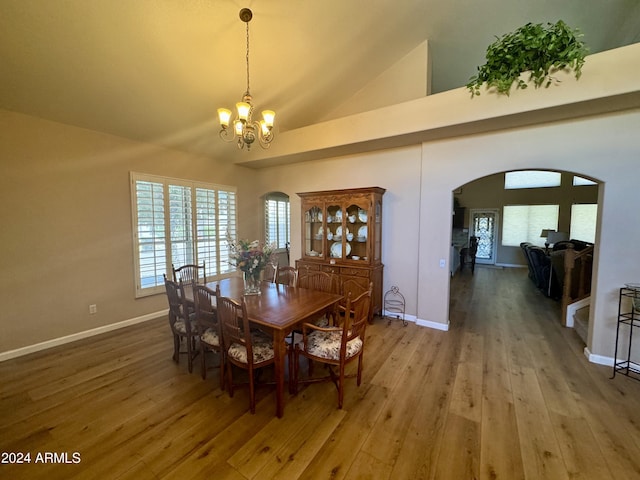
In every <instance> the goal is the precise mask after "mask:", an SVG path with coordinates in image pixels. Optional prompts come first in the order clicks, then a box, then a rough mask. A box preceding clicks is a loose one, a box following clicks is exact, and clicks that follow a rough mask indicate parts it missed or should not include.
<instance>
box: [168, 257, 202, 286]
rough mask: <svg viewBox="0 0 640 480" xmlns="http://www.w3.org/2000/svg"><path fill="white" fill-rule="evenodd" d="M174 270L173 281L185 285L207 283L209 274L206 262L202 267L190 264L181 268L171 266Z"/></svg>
mask: <svg viewBox="0 0 640 480" xmlns="http://www.w3.org/2000/svg"><path fill="white" fill-rule="evenodd" d="M171 268H172V270H173V281H174V282H177V281H182V283H183V284H185V285H191V284H195V283H202V284H205V283H207V272H206V268H205V262H202V265H195V264H188V265H182V266H181V267H179V268H176V267H175V266H173V265H171Z"/></svg>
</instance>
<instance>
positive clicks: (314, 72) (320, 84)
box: [0, 0, 640, 156]
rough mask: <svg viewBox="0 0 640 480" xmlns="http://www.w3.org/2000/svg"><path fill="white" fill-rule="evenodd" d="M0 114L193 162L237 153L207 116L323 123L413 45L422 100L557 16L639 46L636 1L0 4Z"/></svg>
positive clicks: (52, 0) (606, 45)
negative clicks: (427, 70)
mask: <svg viewBox="0 0 640 480" xmlns="http://www.w3.org/2000/svg"><path fill="white" fill-rule="evenodd" d="M0 7H1V11H2V15H0V55H1V59H2V67H1V68H2V74H1V75H0V108H5V109H7V110H12V111H16V112H22V113H26V114H29V115H34V116H37V117H42V118H45V119H50V120H54V121H58V122H62V123H66V124H71V125H75V126H79V127H83V128H87V129H91V130H97V131H101V132H106V133H110V134H113V135H118V136H121V137H125V138H131V139H134V140H140V141H144V142H152V143H159V144H162V145H167V146H170V147H173V148H179V149H183V150H186V151H190V152H193V153H197V154H202V155H209V156H220V155H238V153H235V152H236V149H235V148H234V147H233V146H231V145H227V144H224V143H223V142H222V141H221V140H219V138H218V133H217V132H218V125H217V120H216V109H217V108H218V107H220V106H227V107H232V106H233V104H234V103H235V102H236V101H238V100H239V99H240V97H241V96H242V94H243V93H244V90H245V86H246V77H245V75H246V70H245V24H244V23H242V22H241V21H240V19H239V18H238V12H239V11H240V9H241V8H242V7H249V8H251V9H252V10H253V14H254V15H253V20H252V21H251V23H250V31H251V50H250V65H251V93H252V94H253V97H254V104H255V105H256V107H257V108H258V109H261V108H272V109H273V110H275V111H276V112H277V117H276V124H277V128H278V129H279V130H280V131H284V130H290V129H294V128H298V127H301V126H305V125H310V124H313V123H316V122H318V121H320V120H324V119H327V116H329V115H330V114H331V112H332V111H334V110H335V109H336V108H338V107H339V106H340V105H341V104H343V103H344V102H346V101H348V100H349V98H351V97H352V96H353V95H355V94H356V93H357V92H358V91H359V90H360V89H362V88H363V87H364V86H365V85H366V84H367V83H368V82H369V81H370V80H371V79H372V78H375V77H376V76H378V75H380V74H381V73H383V72H384V71H385V70H387V69H388V68H390V67H391V66H392V65H393V64H394V63H396V62H397V61H399V60H400V59H401V58H403V57H404V56H405V55H407V54H408V53H409V52H411V51H412V50H413V49H415V48H416V47H417V46H418V45H420V44H421V43H422V42H424V41H425V40H428V41H429V48H430V55H431V61H432V93H438V92H442V91H445V90H450V89H454V88H459V87H462V86H464V85H465V84H466V83H467V81H468V80H469V77H471V76H472V75H473V74H474V73H475V71H476V67H477V66H478V65H481V64H482V63H484V53H485V50H486V47H487V46H488V45H489V44H490V43H491V42H493V41H494V39H495V37H496V36H500V35H502V34H504V33H507V32H509V31H512V30H514V29H515V28H517V27H519V26H521V25H523V24H525V23H527V22H533V23H544V22H556V21H557V20H559V19H562V20H564V21H565V22H566V23H567V24H569V25H570V26H571V27H573V28H579V29H580V30H581V31H582V32H583V33H584V40H585V42H586V43H587V45H588V47H589V48H590V51H591V52H592V53H597V52H601V51H604V50H609V49H612V48H617V47H620V46H624V45H629V44H631V43H636V42H639V41H640V2H638V1H637V0H608V1H606V2H603V1H601V0H563V1H558V0H555V1H547V0H536V1H533V2H532V1H530V0H485V1H483V2H476V1H471V0H466V1H462V0H457V1H450V2H445V1H432V0H393V1H392V0H370V1H369V2H355V1H345V0H323V1H320V2H307V1H300V2H292V1H291V0H269V1H262V2H258V1H256V0H253V1H240V0H238V1H235V0H180V1H158V0H135V1H120V0H90V1H88V0H64V1H63V0H46V1H43V0H0Z"/></svg>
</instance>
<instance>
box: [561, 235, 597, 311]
mask: <svg viewBox="0 0 640 480" xmlns="http://www.w3.org/2000/svg"><path fill="white" fill-rule="evenodd" d="M592 270H593V245H591V246H588V247H586V248H585V249H583V250H580V251H579V252H578V251H576V250H575V249H574V248H573V245H569V246H568V248H567V249H566V251H565V254H564V282H563V288H562V312H563V324H564V323H565V320H564V318H565V315H566V312H567V307H568V306H569V305H570V304H572V303H573V302H577V301H578V300H582V299H583V298H586V297H588V296H589V295H591V275H592Z"/></svg>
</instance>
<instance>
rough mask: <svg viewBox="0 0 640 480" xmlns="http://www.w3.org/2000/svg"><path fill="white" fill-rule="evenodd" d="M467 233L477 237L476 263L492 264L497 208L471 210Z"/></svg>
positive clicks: (495, 241)
mask: <svg viewBox="0 0 640 480" xmlns="http://www.w3.org/2000/svg"><path fill="white" fill-rule="evenodd" d="M470 213H471V229H470V231H469V235H470V236H471V235H475V236H476V237H478V238H479V241H478V253H477V254H476V263H484V264H490V265H494V264H495V263H496V246H497V245H496V243H497V235H496V232H497V231H498V210H492V209H487V210H475V209H472V210H471V212H470Z"/></svg>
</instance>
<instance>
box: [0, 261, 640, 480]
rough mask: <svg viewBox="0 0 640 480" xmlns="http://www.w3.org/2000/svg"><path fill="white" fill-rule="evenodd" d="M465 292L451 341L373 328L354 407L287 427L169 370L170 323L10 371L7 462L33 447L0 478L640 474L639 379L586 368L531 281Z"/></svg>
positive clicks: (349, 395) (323, 410)
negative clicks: (27, 461)
mask: <svg viewBox="0 0 640 480" xmlns="http://www.w3.org/2000/svg"><path fill="white" fill-rule="evenodd" d="M452 292H453V295H452V299H451V319H452V321H451V326H450V330H449V331H448V332H441V331H437V330H431V329H427V328H422V327H417V326H415V325H414V324H411V323H410V324H409V325H408V326H407V327H403V326H402V323H401V322H398V321H392V323H391V325H387V321H386V320H383V319H380V318H376V320H375V323H374V325H373V326H370V327H369V328H368V329H367V345H366V353H365V367H364V379H363V383H362V385H361V386H360V387H359V388H357V387H356V385H355V380H351V381H350V383H349V384H348V385H347V387H346V393H345V406H344V409H343V410H338V409H337V408H336V407H337V393H336V390H335V387H334V386H333V384H314V385H310V386H309V387H307V388H305V389H304V390H301V391H300V393H299V394H298V395H297V396H296V397H291V398H287V404H286V407H285V413H284V417H283V418H282V419H277V418H275V416H274V411H275V395H274V392H273V390H272V389H270V388H269V387H266V388H264V389H261V390H259V391H258V400H259V401H258V405H257V413H256V414H255V415H251V414H249V413H248V408H249V401H248V397H247V392H246V391H245V390H238V391H236V393H235V396H234V398H229V396H228V395H227V394H226V393H224V392H221V391H220V389H219V388H218V385H219V381H218V372H217V370H211V371H210V372H209V374H208V376H207V380H206V381H203V380H202V379H201V377H200V371H199V363H198V362H196V364H195V367H194V373H193V374H188V373H187V369H186V361H185V359H182V361H181V363H180V364H179V365H176V364H175V363H174V362H173V361H172V360H171V355H172V342H171V335H170V333H169V327H168V325H167V322H166V319H162V320H158V321H152V322H147V323H145V324H142V325H137V326H134V327H130V328H127V329H125V330H120V331H117V332H112V333H109V334H105V335H102V336H100V337H95V338H93V339H88V340H83V341H80V342H77V343H75V344H70V345H67V346H63V347H58V348H55V349H52V350H48V351H45V352H40V353H36V354H32V355H29V356H26V357H22V358H18V359H14V360H9V361H6V362H3V363H0V379H1V385H2V386H1V392H0V415H1V419H0V445H1V447H2V448H1V451H2V452H3V457H2V460H9V459H10V456H9V455H7V454H6V453H4V452H15V453H17V452H30V453H31V463H30V464H22V465H15V464H14V465H9V464H0V478H7V479H40V478H47V479H58V478H60V479H68V478H87V479H95V478H100V479H137V480H140V479H142V480H144V479H178V478H179V479H191V478H193V479H200V478H215V479H248V478H256V479H268V478H284V479H294V478H304V479H315V478H317V479H356V478H358V479H362V478H371V479H376V480H377V479H423V478H424V479H438V480H441V479H445V480H446V479H452V480H453V479H455V480H461V479H462V480H465V479H508V480H514V479H536V480H537V479H553V480H558V479H568V478H572V479H573V478H580V479H597V480H603V479H625V478H626V479H637V478H640V382H637V381H635V380H632V379H629V378H626V377H623V376H616V378H615V379H614V380H611V379H610V378H609V377H610V376H611V369H610V368H609V367H603V366H599V365H594V364H590V363H589V362H588V361H587V360H586V358H585V357H584V355H583V353H582V350H583V344H582V341H581V340H580V339H579V337H578V336H577V335H576V333H575V332H574V331H572V330H571V329H565V328H562V327H561V326H560V324H559V321H558V320H557V317H558V312H559V306H558V304H557V303H555V302H553V301H551V300H550V299H548V298H546V297H544V296H543V295H541V294H539V293H538V292H537V291H536V290H535V288H534V287H533V285H532V283H531V282H530V281H529V280H528V278H527V277H526V271H525V270H524V269H506V270H498V269H490V268H482V267H478V268H476V271H475V275H473V276H471V273H470V272H468V271H465V272H463V273H462V274H459V275H456V277H454V279H453V280H452ZM211 364H212V365H214V364H215V362H213V361H212V362H211ZM47 452H49V453H51V454H53V453H56V454H57V455H58V457H57V460H58V462H59V461H60V460H65V457H63V456H62V454H63V453H67V455H68V456H67V458H66V460H67V462H69V463H65V464H60V463H36V460H37V459H38V458H39V459H40V460H42V459H43V458H44V455H45V454H46V453H47ZM74 452H77V454H78V455H76V456H75V457H74V456H73V454H74ZM38 454H40V457H38ZM11 458H12V457H11ZM49 460H51V458H49ZM74 460H75V461H77V460H79V463H73V462H74Z"/></svg>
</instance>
